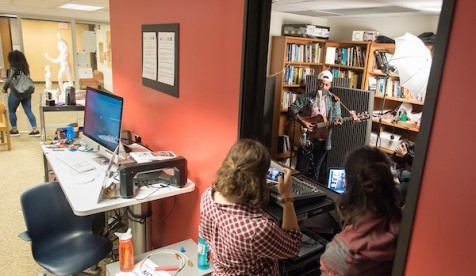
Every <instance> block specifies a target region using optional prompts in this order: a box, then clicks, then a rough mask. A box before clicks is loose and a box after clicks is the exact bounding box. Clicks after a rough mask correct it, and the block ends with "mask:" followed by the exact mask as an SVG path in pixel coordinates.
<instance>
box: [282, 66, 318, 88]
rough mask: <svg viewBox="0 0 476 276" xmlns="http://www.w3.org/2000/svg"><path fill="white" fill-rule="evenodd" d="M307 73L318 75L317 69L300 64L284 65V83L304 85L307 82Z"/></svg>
mask: <svg viewBox="0 0 476 276" xmlns="http://www.w3.org/2000/svg"><path fill="white" fill-rule="evenodd" d="M307 75H316V69H314V68H307V67H299V66H286V67H284V79H283V84H288V85H303V84H305V80H306V76H307Z"/></svg>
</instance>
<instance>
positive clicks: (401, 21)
mask: <svg viewBox="0 0 476 276" xmlns="http://www.w3.org/2000/svg"><path fill="white" fill-rule="evenodd" d="M438 20H439V16H438V15H426V16H398V17H377V18H348V19H329V20H327V23H328V24H329V25H328V26H329V27H330V28H331V37H330V39H332V40H344V41H346V40H352V31H378V32H379V34H380V35H384V36H387V37H390V38H395V37H398V36H402V35H404V34H405V32H408V33H411V34H413V35H416V36H418V35H420V34H421V33H424V32H433V33H436V30H437V28H438ZM271 22H272V20H271Z"/></svg>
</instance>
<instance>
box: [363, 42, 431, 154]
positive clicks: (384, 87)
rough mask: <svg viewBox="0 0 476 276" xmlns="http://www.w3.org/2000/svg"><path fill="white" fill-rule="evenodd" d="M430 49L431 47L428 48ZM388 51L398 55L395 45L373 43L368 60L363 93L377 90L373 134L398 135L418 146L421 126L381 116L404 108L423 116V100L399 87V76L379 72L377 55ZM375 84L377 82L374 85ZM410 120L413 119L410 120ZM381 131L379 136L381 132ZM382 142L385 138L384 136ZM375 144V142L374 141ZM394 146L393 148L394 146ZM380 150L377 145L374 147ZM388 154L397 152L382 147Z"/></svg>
mask: <svg viewBox="0 0 476 276" xmlns="http://www.w3.org/2000/svg"><path fill="white" fill-rule="evenodd" d="M429 48H430V49H431V47H430V46H429ZM382 50H383V51H385V50H386V51H388V53H389V54H390V55H393V53H394V51H395V44H386V43H371V44H370V50H369V56H368V59H367V67H366V71H365V78H364V85H363V87H364V89H365V90H374V91H375V98H374V113H376V114H375V115H376V116H374V117H373V119H372V121H373V123H372V132H373V133H380V134H382V133H384V134H388V133H391V134H394V135H398V136H399V137H400V139H408V140H410V141H413V142H415V141H416V138H417V136H418V132H419V125H417V124H416V123H415V122H412V121H409V120H407V121H406V122H403V121H397V122H395V120H392V119H391V117H390V116H385V115H384V112H381V113H380V114H379V113H378V111H380V110H384V111H387V110H392V111H393V110H397V109H399V107H400V106H401V105H402V104H406V105H408V106H410V107H411V109H412V113H413V114H418V113H421V112H422V109H423V104H424V99H422V100H417V99H414V98H412V97H411V95H410V92H409V91H408V90H406V89H405V88H403V87H400V85H399V81H400V80H399V76H398V71H397V73H389V74H386V73H384V72H382V70H380V69H379V68H378V65H377V59H376V51H382ZM373 80H374V81H373ZM372 83H373V84H372ZM407 117H411V115H410V116H408V114H407ZM379 131H380V132H379ZM381 138H382V136H381ZM371 140H372V139H371ZM394 144H395V143H393V144H392V146H393V145H394ZM371 145H373V146H377V145H376V144H371ZM380 149H382V150H383V151H385V152H387V153H392V152H393V150H394V148H387V147H383V146H382V147H380Z"/></svg>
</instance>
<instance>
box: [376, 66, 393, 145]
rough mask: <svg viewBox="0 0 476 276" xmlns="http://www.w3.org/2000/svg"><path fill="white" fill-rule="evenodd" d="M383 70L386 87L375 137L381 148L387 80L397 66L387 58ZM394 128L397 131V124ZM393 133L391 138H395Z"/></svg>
mask: <svg viewBox="0 0 476 276" xmlns="http://www.w3.org/2000/svg"><path fill="white" fill-rule="evenodd" d="M382 71H383V72H384V73H385V89H384V91H383V98H382V104H381V106H380V114H379V115H380V116H379V120H378V123H379V125H378V130H377V138H376V139H375V147H377V148H379V140H380V132H381V131H382V130H381V129H382V116H383V109H384V107H385V99H386V97H387V81H388V79H389V78H390V73H391V72H395V67H394V66H393V65H391V64H389V63H388V61H387V60H385V62H384V64H383V68H382ZM393 130H394V131H395V125H394V126H393ZM393 138H394V136H393V133H392V136H390V139H393Z"/></svg>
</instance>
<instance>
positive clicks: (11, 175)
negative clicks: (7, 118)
mask: <svg viewBox="0 0 476 276" xmlns="http://www.w3.org/2000/svg"><path fill="white" fill-rule="evenodd" d="M42 90H43V88H42V87H41V85H39V86H37V88H36V91H42ZM2 96H3V97H2V98H1V99H0V101H4V102H6V101H5V96H4V95H2ZM32 109H33V112H34V113H35V115H36V118H37V121H38V127H39V126H40V116H39V93H38V92H35V94H34V96H33V103H32ZM79 113H80V112H68V114H67V113H64V112H54V113H50V114H47V116H45V117H46V120H45V121H46V124H47V125H48V127H47V129H50V131H47V135H48V136H50V137H51V135H53V133H54V131H53V129H55V128H56V125H59V124H62V125H64V126H65V125H66V124H68V123H71V122H74V121H76V120H78V118H80V117H81V116H82V114H79ZM17 116H18V128H19V130H20V133H21V135H20V136H19V137H12V138H11V139H12V150H11V151H7V149H6V147H0V162H1V164H2V165H1V167H0V203H1V206H2V207H1V213H2V221H1V223H0V252H1V253H0V267H1V269H2V272H0V274H1V275H9V276H10V275H38V274H39V273H41V272H42V271H43V269H42V268H41V267H40V266H39V265H37V264H36V262H35V261H34V260H33V258H32V255H31V251H30V244H29V243H28V242H25V241H23V240H22V239H21V238H19V237H18V234H19V233H20V232H23V231H25V229H26V228H25V223H24V221H23V215H22V212H21V207H20V194H21V193H22V191H24V190H25V189H27V188H29V187H31V186H34V185H37V184H40V183H42V182H43V180H44V175H43V157H42V152H41V148H40V141H41V138H39V137H29V136H28V132H30V131H31V127H30V126H29V123H28V120H27V118H26V115H25V113H24V112H23V109H22V108H21V107H20V108H19V109H18V111H17ZM99 275H105V271H104V269H103V271H102V272H101V274H99Z"/></svg>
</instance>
